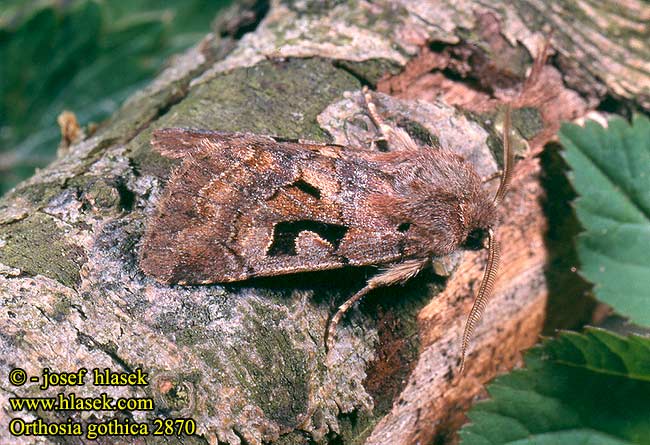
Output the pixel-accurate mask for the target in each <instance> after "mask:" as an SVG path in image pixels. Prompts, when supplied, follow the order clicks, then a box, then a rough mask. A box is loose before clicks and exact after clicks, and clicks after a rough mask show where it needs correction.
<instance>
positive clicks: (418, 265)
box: [325, 259, 429, 351]
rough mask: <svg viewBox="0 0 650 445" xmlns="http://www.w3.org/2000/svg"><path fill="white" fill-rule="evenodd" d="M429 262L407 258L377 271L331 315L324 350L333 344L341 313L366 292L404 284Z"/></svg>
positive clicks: (343, 313) (329, 348)
mask: <svg viewBox="0 0 650 445" xmlns="http://www.w3.org/2000/svg"><path fill="white" fill-rule="evenodd" d="M428 262H429V260H428V259H424V260H422V259H416V260H408V261H404V262H401V263H396V264H394V265H391V266H390V267H389V268H388V269H386V270H384V271H382V272H380V273H378V274H377V275H375V276H374V277H372V278H370V279H369V280H368V283H367V284H366V285H365V286H364V287H363V288H362V289H361V290H360V291H359V292H357V293H356V294H354V295H353V296H352V297H350V298H349V299H348V300H347V301H346V302H345V303H343V304H342V305H341V306H339V308H338V310H337V311H336V313H335V314H334V316H333V317H332V320H331V321H330V324H329V326H328V328H327V332H326V333H325V350H326V351H331V350H332V347H333V346H334V340H335V335H336V328H337V326H338V324H339V322H340V321H341V318H343V315H345V313H346V312H347V311H348V310H349V309H350V308H351V307H352V306H353V305H354V304H355V303H356V302H357V301H359V300H361V299H362V298H363V297H364V296H365V295H366V294H367V293H368V292H370V291H371V290H373V289H376V288H378V287H384V286H392V285H393V284H397V283H400V284H404V283H405V282H407V281H408V280H410V279H411V278H413V277H414V276H415V275H417V274H418V273H419V272H420V271H421V270H422V269H423V268H424V267H425V266H426V265H427V263H428Z"/></svg>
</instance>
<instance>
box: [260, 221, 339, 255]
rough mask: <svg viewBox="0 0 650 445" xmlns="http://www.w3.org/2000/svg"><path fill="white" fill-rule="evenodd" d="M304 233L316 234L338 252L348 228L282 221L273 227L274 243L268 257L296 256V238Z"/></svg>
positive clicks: (310, 222)
mask: <svg viewBox="0 0 650 445" xmlns="http://www.w3.org/2000/svg"><path fill="white" fill-rule="evenodd" d="M304 231H308V232H313V233H315V234H316V235H318V236H319V237H321V238H323V239H324V240H325V241H327V242H328V243H330V244H331V245H332V246H333V247H334V249H335V250H336V249H338V247H339V245H340V244H341V241H342V240H343V237H344V236H345V234H346V233H347V231H348V228H347V227H345V226H339V225H337V224H327V223H322V222H318V221H310V220H302V221H282V222H280V223H277V224H276V225H275V226H274V227H273V242H272V243H271V246H270V247H269V249H268V251H267V252H266V254H267V255H268V256H279V255H296V238H297V237H298V235H299V234H300V232H304Z"/></svg>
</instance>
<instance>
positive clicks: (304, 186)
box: [293, 179, 320, 199]
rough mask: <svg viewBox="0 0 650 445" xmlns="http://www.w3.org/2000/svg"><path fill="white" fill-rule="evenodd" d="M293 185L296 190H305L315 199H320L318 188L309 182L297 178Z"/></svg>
mask: <svg viewBox="0 0 650 445" xmlns="http://www.w3.org/2000/svg"><path fill="white" fill-rule="evenodd" d="M293 186H294V187H295V188H297V189H298V190H300V191H301V192H305V193H307V194H308V195H311V196H313V197H314V198H316V199H320V190H318V188H317V187H314V186H313V185H311V184H310V183H308V182H306V181H303V180H302V179H299V180H297V181H296V182H294V183H293Z"/></svg>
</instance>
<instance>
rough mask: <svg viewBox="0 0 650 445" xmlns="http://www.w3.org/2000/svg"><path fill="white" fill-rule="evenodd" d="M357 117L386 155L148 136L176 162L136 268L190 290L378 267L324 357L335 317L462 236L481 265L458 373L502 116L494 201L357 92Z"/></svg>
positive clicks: (493, 257)
mask: <svg viewBox="0 0 650 445" xmlns="http://www.w3.org/2000/svg"><path fill="white" fill-rule="evenodd" d="M363 97H364V100H365V103H366V108H367V112H368V114H369V116H370V118H371V120H372V121H373V122H374V124H375V125H376V126H377V127H378V129H379V131H380V133H381V135H382V137H383V139H385V140H386V141H387V143H388V145H389V146H390V147H391V150H390V151H388V152H383V151H379V150H373V149H364V148H355V147H349V146H342V145H334V144H323V143H316V142H308V141H291V140H286V139H281V138H277V137H270V136H260V135H255V134H248V133H227V132H219V131H206V130H196V129H185V128H164V129H160V130H157V131H155V132H154V134H153V138H152V146H153V149H154V150H155V151H157V152H158V153H160V154H162V155H163V156H166V157H169V158H173V159H182V160H183V161H182V163H181V164H180V166H179V167H177V168H176V169H175V170H174V171H173V173H172V175H171V179H170V181H169V184H168V185H167V187H166V189H165V190H164V192H163V196H162V197H161V199H160V201H159V204H158V207H157V210H156V212H155V214H154V215H153V216H152V217H151V218H150V220H149V221H148V225H147V227H146V229H145V234H144V238H143V241H142V247H141V249H140V267H141V268H142V270H143V271H144V272H145V273H146V274H147V275H150V276H152V277H154V278H155V279H157V280H158V281H160V282H162V283H167V284H179V285H197V284H210V283H228V282H235V281H242V280H246V279H249V278H252V277H261V276H273V275H282V274H290V273H298V272H306V271H319V270H327V269H336V268H341V267H344V266H366V265H379V266H383V267H384V269H383V270H382V271H381V272H379V273H378V274H377V275H375V276H373V277H372V278H370V279H369V280H368V282H367V284H366V285H365V287H363V288H362V289H361V290H359V291H358V292H357V293H356V294H354V295H353V296H352V297H350V298H349V299H348V300H347V301H346V302H345V303H343V304H342V305H341V306H340V307H339V308H338V311H337V312H336V313H335V314H334V316H333V317H332V319H331V321H330V324H329V327H328V330H327V332H326V335H325V337H326V342H325V343H326V347H327V348H328V349H329V350H331V347H332V344H333V342H334V341H335V335H334V333H335V331H336V327H337V325H338V323H339V322H340V320H341V318H342V316H343V315H344V314H345V312H346V311H347V310H348V309H349V308H350V307H351V306H352V305H353V304H354V303H356V302H357V301H359V300H360V299H361V298H362V297H363V296H364V295H366V294H367V293H368V292H370V291H371V290H372V289H375V288H377V287H381V286H390V285H393V284H397V283H403V282H405V281H407V280H409V279H410V278H412V277H413V276H415V275H416V274H418V273H419V272H420V271H421V270H423V269H424V268H425V267H427V266H429V265H431V263H432V259H434V258H436V257H441V256H444V255H448V254H450V253H452V252H453V251H455V250H456V249H458V248H459V247H461V246H462V245H463V244H464V243H466V241H467V240H468V239H471V238H478V239H483V240H484V241H486V245H487V248H488V252H489V254H488V263H487V267H486V270H485V274H484V277H483V281H482V283H481V285H480V288H479V291H478V295H477V297H476V299H475V302H474V305H473V307H472V310H471V313H470V315H469V319H468V321H467V323H466V327H465V332H464V335H463V341H462V348H461V371H462V368H463V366H464V360H465V354H466V351H467V347H468V345H469V340H470V338H471V335H472V332H473V331H474V328H475V326H476V324H477V323H478V321H479V319H480V317H481V314H482V313H483V310H484V308H485V305H486V302H487V299H488V297H489V295H490V293H491V290H492V287H493V284H494V280H495V277H496V273H497V268H498V260H499V247H498V243H497V241H496V235H495V229H496V225H497V207H498V205H499V203H500V202H501V200H502V199H503V197H504V196H505V193H506V191H507V189H508V184H509V181H510V171H511V166H512V162H513V159H512V151H511V150H510V139H509V131H510V130H509V129H510V110H509V108H508V109H507V110H506V113H505V123H504V132H505V136H504V168H503V172H504V173H503V174H502V176H501V181H500V184H499V188H498V191H497V192H496V195H495V196H494V197H492V196H490V195H489V193H488V192H487V191H486V190H484V188H483V181H482V179H481V178H480V177H479V175H478V174H477V173H476V171H475V170H474V168H473V167H472V165H471V164H470V163H469V162H467V161H466V160H465V159H463V158H462V157H461V156H459V155H457V154H455V153H453V152H451V151H448V150H445V149H444V148H434V147H421V146H418V145H417V144H416V143H415V142H414V141H413V139H412V138H411V137H410V136H409V135H408V133H407V132H406V131H404V130H403V129H400V128H393V127H391V126H389V125H387V124H386V123H385V122H384V120H383V118H382V117H381V116H380V114H379V113H378V112H377V108H376V106H375V104H374V102H373V100H372V97H371V94H370V92H369V91H368V90H367V89H364V91H363Z"/></svg>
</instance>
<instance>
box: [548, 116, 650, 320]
mask: <svg viewBox="0 0 650 445" xmlns="http://www.w3.org/2000/svg"><path fill="white" fill-rule="evenodd" d="M560 141H561V142H562V145H564V147H565V152H564V157H565V159H566V161H567V162H568V164H569V166H570V167H571V169H572V171H571V172H570V173H569V174H568V177H569V180H570V181H571V183H572V184H573V187H574V188H575V190H576V192H577V193H578V195H579V197H578V199H576V201H575V209H576V214H577V216H578V219H579V220H580V223H581V224H582V226H583V227H584V228H585V232H583V233H581V234H580V235H579V236H578V238H577V250H578V256H579V258H580V262H581V264H582V267H581V274H582V275H583V276H584V277H585V278H586V279H587V280H589V281H590V282H592V283H593V284H594V292H595V294H596V296H597V298H598V299H599V300H601V301H603V302H604V303H607V304H609V305H610V306H612V307H613V308H614V309H615V310H616V311H617V312H619V313H620V314H622V315H625V316H627V317H629V318H630V319H631V320H632V321H634V322H636V323H639V324H644V325H646V326H650V120H648V118H647V117H644V116H636V117H635V119H634V121H633V122H632V125H629V124H628V123H627V122H626V121H624V120H622V119H620V118H616V119H612V120H611V121H609V127H608V128H607V129H605V128H603V127H601V126H600V125H598V124H597V123H595V122H592V121H589V122H587V124H586V125H585V127H584V128H582V127H578V126H576V125H564V126H563V127H562V129H561V130H560Z"/></svg>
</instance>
